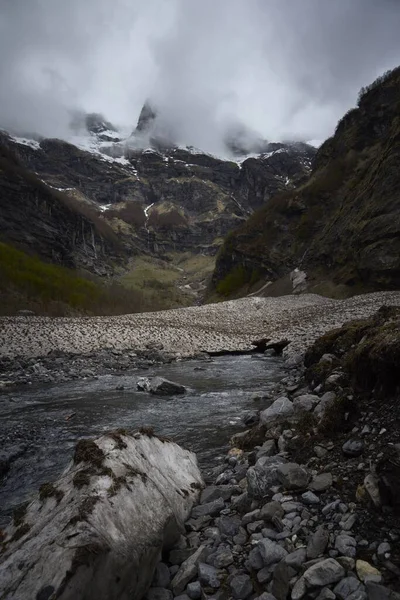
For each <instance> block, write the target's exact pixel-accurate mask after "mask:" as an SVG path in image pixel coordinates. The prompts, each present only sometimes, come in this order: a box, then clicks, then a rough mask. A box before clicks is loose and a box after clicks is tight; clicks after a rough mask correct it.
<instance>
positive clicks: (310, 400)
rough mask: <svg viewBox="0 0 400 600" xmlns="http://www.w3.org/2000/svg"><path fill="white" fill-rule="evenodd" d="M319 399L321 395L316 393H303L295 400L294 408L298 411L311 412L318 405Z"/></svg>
mask: <svg viewBox="0 0 400 600" xmlns="http://www.w3.org/2000/svg"><path fill="white" fill-rule="evenodd" d="M319 401H320V398H319V396H315V395H314V394H303V395H302V396H298V397H297V398H295V399H294V400H293V406H294V410H295V411H296V412H310V411H311V410H313V409H314V408H315V407H316V406H317V404H318V402H319Z"/></svg>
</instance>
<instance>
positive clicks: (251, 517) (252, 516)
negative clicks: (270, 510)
mask: <svg viewBox="0 0 400 600" xmlns="http://www.w3.org/2000/svg"><path fill="white" fill-rule="evenodd" d="M260 513H261V511H260V509H259V508H256V510H252V511H251V512H249V513H246V514H245V515H244V516H243V518H242V523H243V525H247V524H248V523H252V521H256V520H257V519H259V517H260Z"/></svg>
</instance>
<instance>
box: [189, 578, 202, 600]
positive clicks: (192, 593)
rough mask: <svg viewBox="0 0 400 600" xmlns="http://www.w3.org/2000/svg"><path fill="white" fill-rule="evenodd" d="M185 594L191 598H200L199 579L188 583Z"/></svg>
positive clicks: (195, 599) (197, 599) (192, 599)
mask: <svg viewBox="0 0 400 600" xmlns="http://www.w3.org/2000/svg"><path fill="white" fill-rule="evenodd" d="M186 592H187V595H188V596H189V598H191V600H200V598H201V585H200V581H192V583H188V585H187V588H186Z"/></svg>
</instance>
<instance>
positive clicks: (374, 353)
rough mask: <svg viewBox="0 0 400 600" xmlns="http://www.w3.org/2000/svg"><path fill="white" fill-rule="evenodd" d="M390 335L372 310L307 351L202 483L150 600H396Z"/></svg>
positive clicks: (397, 472)
mask: <svg viewBox="0 0 400 600" xmlns="http://www.w3.org/2000/svg"><path fill="white" fill-rule="evenodd" d="M399 332H400V312H399V311H398V310H391V309H389V310H381V311H379V313H378V314H377V315H376V316H374V318H372V319H368V320H365V321H359V322H358V323H357V324H353V325H351V326H347V327H344V328H343V329H342V330H340V331H338V332H332V333H330V334H328V335H326V336H324V337H323V338H321V339H320V340H318V341H317V343H316V344H314V345H313V346H312V347H311V348H310V349H309V350H308V352H307V354H306V361H305V363H306V369H305V371H304V372H300V370H298V371H297V372H292V376H291V378H290V380H286V382H285V384H284V389H282V387H281V388H280V389H277V390H276V391H277V393H276V394H274V395H273V397H272V398H270V400H269V401H267V400H265V401H264V406H263V409H262V410H261V411H260V413H259V421H258V423H257V424H255V425H254V426H253V427H252V428H251V429H249V430H247V431H245V432H242V433H240V434H237V435H235V436H234V437H233V439H232V445H233V448H232V449H231V450H230V452H229V453H228V455H227V456H226V458H225V461H224V463H223V464H221V465H220V466H218V467H217V468H215V469H214V470H213V471H212V472H211V473H209V474H208V476H207V477H206V481H207V484H208V485H207V487H206V488H205V489H204V490H203V492H202V495H201V499H200V505H199V506H197V507H195V508H194V509H193V511H192V514H191V518H190V519H189V520H188V521H187V522H186V532H185V534H184V535H183V536H182V537H181V539H180V541H179V544H178V545H177V546H176V547H175V548H173V549H172V550H171V552H169V554H167V555H166V556H165V557H164V562H162V563H160V564H159V565H158V567H157V570H156V575H155V578H154V581H153V584H152V588H151V589H150V590H149V592H148V594H147V599H148V600H155V599H156V598H162V599H163V600H172V599H173V598H177V597H179V598H181V599H182V600H187V599H188V598H190V599H193V600H195V599H196V598H200V595H201V594H205V597H212V598H218V599H220V600H225V599H226V600H227V599H229V598H234V599H235V600H247V599H249V600H250V599H253V598H257V599H258V600H288V599H289V598H290V599H291V600H311V599H318V600H335V599H338V600H399V599H400V594H399V593H397V592H398V591H399V590H400V517H399V515H400V495H399V494H400V488H399V480H400V477H399V476H400V444H399V442H400V436H399V430H398V426H397V424H398V422H399V420H400V406H399V404H398V400H397V397H398V396H397V394H396V392H395V390H396V389H398V385H399V383H400V376H399V375H398V372H397V371H398V368H397V367H396V364H397V362H396V360H395V359H396V357H397V354H398V339H399ZM383 342H384V343H383ZM360 354H362V355H363V360H364V361H365V365H364V366H367V368H368V369H369V374H368V377H364V378H363V379H361V380H359V379H358V378H357V370H358V368H359V363H358V356H359V355H360ZM369 359H372V360H373V361H374V362H375V363H376V368H375V369H374V368H373V366H371V365H370V364H368V363H369ZM396 369H397V370H396Z"/></svg>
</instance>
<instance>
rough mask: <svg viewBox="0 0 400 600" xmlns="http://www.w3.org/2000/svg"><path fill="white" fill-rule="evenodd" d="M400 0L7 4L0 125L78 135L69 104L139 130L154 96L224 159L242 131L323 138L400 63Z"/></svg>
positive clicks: (178, 131) (188, 135) (171, 121)
mask: <svg viewBox="0 0 400 600" xmlns="http://www.w3.org/2000/svg"><path fill="white" fill-rule="evenodd" d="M399 31H400V2H399V1H398V0H379V1H378V0H335V1H333V0H69V2H68V3H67V2H65V0H0V77H1V86H0V125H2V126H3V127H14V128H18V129H20V130H24V131H37V132H39V133H41V134H43V135H49V136H60V137H62V136H64V135H66V132H67V128H68V122H69V113H68V110H69V109H73V108H81V109H83V110H87V111H98V112H102V113H104V114H105V116H106V117H107V118H108V119H109V120H111V121H114V122H116V123H118V124H121V125H126V126H127V127H129V126H133V125H134V124H135V122H136V120H137V117H138V114H139V112H140V108H141V106H142V103H143V101H144V100H145V98H146V97H150V98H152V99H153V101H154V102H155V103H156V105H157V106H158V107H159V108H160V112H161V114H162V117H163V119H164V121H165V122H166V124H167V125H168V127H170V128H172V129H173V131H174V133H175V135H176V137H177V139H178V140H179V141H181V142H183V143H187V144H193V145H196V146H198V147H201V148H204V149H206V150H210V151H218V149H219V147H220V144H221V139H222V135H223V133H224V131H225V130H226V127H227V125H228V124H230V123H235V122H238V121H239V122H242V123H244V124H245V125H246V126H248V127H250V128H252V129H253V130H256V131H257V132H259V133H260V135H262V136H264V137H266V138H268V139H270V140H279V139H288V138H297V139H312V138H320V139H324V138H326V137H327V136H329V135H330V134H331V133H332V131H333V129H334V127H335V125H336V122H337V120H338V119H339V118H340V117H341V116H342V114H343V113H344V112H345V111H346V110H348V109H349V108H350V107H351V106H353V105H354V104H355V102H356V98H357V93H358V90H359V88H360V87H361V86H362V85H365V84H368V83H370V82H371V81H372V80H373V79H375V78H376V77H377V76H378V75H379V74H380V73H381V72H383V71H385V70H386V69H388V68H392V67H394V66H397V65H398V64H400V42H399V39H400V38H399V34H398V32H399Z"/></svg>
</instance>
